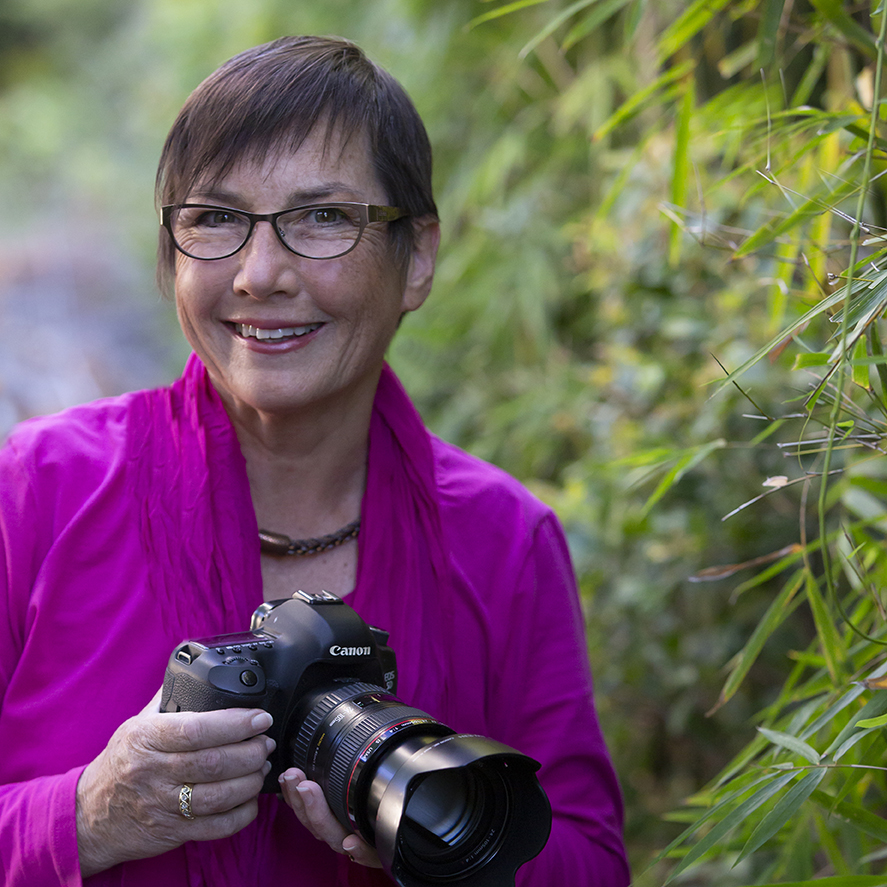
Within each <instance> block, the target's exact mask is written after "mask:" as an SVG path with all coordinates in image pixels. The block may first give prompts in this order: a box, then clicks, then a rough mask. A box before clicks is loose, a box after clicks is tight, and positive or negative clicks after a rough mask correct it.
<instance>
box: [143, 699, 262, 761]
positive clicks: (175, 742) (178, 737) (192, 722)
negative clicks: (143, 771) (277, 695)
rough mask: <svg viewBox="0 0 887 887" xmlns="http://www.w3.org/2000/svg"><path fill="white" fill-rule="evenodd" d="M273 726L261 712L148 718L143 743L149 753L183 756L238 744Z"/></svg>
mask: <svg viewBox="0 0 887 887" xmlns="http://www.w3.org/2000/svg"><path fill="white" fill-rule="evenodd" d="M272 723H273V719H272V717H271V715H270V714H268V712H266V711H262V710H261V709H245V708H228V709H220V710H217V711H199V712H194V711H190V712H185V711H182V712H175V713H164V714H157V715H152V716H149V717H148V718H147V719H146V730H145V736H144V739H143V742H144V743H145V746H146V748H147V749H148V750H149V751H160V752H165V753H169V752H177V751H180V752H187V751H194V750H197V749H204V748H217V747H219V746H224V745H230V744H232V743H236V742H242V741H243V740H244V739H250V738H252V737H253V736H258V735H259V734H260V733H264V732H265V731H266V730H267V729H268V728H269V727H270V726H271V724H272Z"/></svg>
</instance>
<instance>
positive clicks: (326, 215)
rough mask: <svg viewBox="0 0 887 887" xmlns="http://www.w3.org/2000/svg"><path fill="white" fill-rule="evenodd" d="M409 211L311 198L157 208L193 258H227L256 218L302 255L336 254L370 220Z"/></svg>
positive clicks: (356, 239)
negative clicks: (273, 208)
mask: <svg viewBox="0 0 887 887" xmlns="http://www.w3.org/2000/svg"><path fill="white" fill-rule="evenodd" d="M407 215H409V213H406V212H404V211H403V210H402V209H398V208H397V207H395V206H373V205H372V204H369V203H312V204H310V205H308V206H296V207H293V208H292V209H284V210H281V211H280V212H276V213H249V212H246V211H244V210H242V209H230V208H229V207H227V206H213V205H211V204H204V203H176V204H170V205H168V206H164V207H161V210H160V219H161V224H162V225H163V227H164V228H166V230H167V231H169V234H170V237H172V242H173V243H174V244H175V246H176V249H178V250H179V252H182V253H184V254H185V255H186V256H190V257H191V258H192V259H205V260H208V261H212V260H213V259H227V258H228V256H233V255H234V253H236V252H237V251H238V250H240V249H242V248H243V247H244V245H245V244H246V242H247V240H249V237H250V234H252V233H253V228H255V226H256V222H270V223H271V227H272V228H274V231H275V233H276V234H277V237H278V239H279V240H280V242H281V243H282V244H283V245H284V246H285V247H286V248H287V249H288V250H289V251H290V252H293V253H295V254H296V255H297V256H303V257H304V258H306V259H337V258H338V257H339V256H344V255H345V254H346V253H350V252H351V250H353V249H354V247H356V246H357V244H358V243H359V242H360V238H361V235H362V234H363V232H364V229H365V228H366V226H367V225H368V224H370V222H394V221H396V220H397V219H402V218H404V217H405V216H407Z"/></svg>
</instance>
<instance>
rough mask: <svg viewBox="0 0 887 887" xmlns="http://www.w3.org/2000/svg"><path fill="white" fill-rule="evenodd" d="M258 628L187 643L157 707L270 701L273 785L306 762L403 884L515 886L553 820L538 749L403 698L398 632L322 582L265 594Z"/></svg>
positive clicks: (268, 785)
mask: <svg viewBox="0 0 887 887" xmlns="http://www.w3.org/2000/svg"><path fill="white" fill-rule="evenodd" d="M250 628H251V630H250V631H249V632H244V633H242V634H228V635H221V636H219V637H213V638H202V639H200V640H196V641H187V642H185V643H183V644H180V645H179V646H178V647H177V648H176V649H175V650H174V651H173V654H172V656H171V657H170V661H169V665H168V667H167V670H166V676H165V678H164V681H163V698H162V700H161V710H162V711H167V712H174V711H210V710H212V709H221V708H263V709H265V710H266V711H268V712H270V713H271V715H272V716H273V718H274V724H273V726H272V727H271V729H270V730H269V731H268V734H269V735H270V736H271V737H272V738H273V739H274V740H275V741H276V742H277V749H276V750H275V752H274V753H273V754H272V755H271V758H270V760H271V764H272V768H271V772H270V773H269V774H268V777H267V779H266V781H265V785H264V788H263V791H266V792H277V791H279V788H278V783H277V777H278V776H279V775H280V774H281V773H282V772H283V771H284V770H286V769H287V768H289V767H298V768H299V769H301V770H303V771H304V772H305V773H306V775H307V776H308V778H309V779H312V780H314V781H315V782H318V783H319V784H320V785H321V786H322V788H323V791H324V794H325V795H326V799H327V801H328V803H329V805H330V807H331V809H332V811H333V813H334V814H335V816H336V818H337V819H338V820H339V822H341V823H342V825H343V826H345V828H347V829H349V830H351V831H355V832H358V833H359V834H360V835H361V836H362V837H363V838H364V839H365V840H366V841H367V842H369V843H370V844H372V845H373V846H374V847H375V848H376V851H377V852H378V854H379V858H380V859H381V861H382V865H383V866H384V867H385V870H386V871H387V872H388V874H389V875H390V876H391V877H392V878H394V880H395V881H397V883H398V884H400V885H402V887H424V885H436V884H459V885H461V887H481V885H482V887H513V885H514V876H515V873H516V872H517V870H518V868H519V867H520V866H521V865H523V864H524V863H525V862H526V861H527V860H529V859H532V858H533V857H534V856H536V854H538V853H539V851H540V850H541V849H542V848H543V847H544V846H545V842H546V841H547V840H548V834H549V831H550V828H551V807H550V806H549V803H548V798H547V797H546V796H545V793H544V792H543V790H542V787H541V786H540V785H539V781H538V780H537V779H536V775H535V774H536V770H537V769H538V768H539V764H538V763H537V762H536V761H534V760H532V759H531V758H528V757H525V756H524V755H521V754H519V753H518V752H516V751H515V750H514V749H511V748H509V747H508V746H505V745H502V744H501V743H498V742H495V741H493V740H492V739H487V738H485V737H483V736H475V735H465V734H456V733H455V731H453V730H452V729H450V728H449V727H447V726H445V725H444V724H441V723H440V722H439V721H436V720H435V719H434V718H432V717H431V716H430V715H428V714H426V713H425V712H423V711H419V709H416V708H411V707H410V706H408V705H405V704H404V703H402V702H401V701H400V700H399V699H397V698H396V697H395V696H393V695H392V694H393V692H394V690H395V687H396V679H397V673H396V667H395V658H394V652H393V651H392V650H391V649H390V648H389V647H388V646H387V645H386V642H387V640H388V635H387V634H386V632H384V631H381V630H380V629H377V628H373V627H371V626H369V625H367V624H366V623H365V622H364V621H363V620H362V619H361V618H360V616H358V615H357V613H355V612H354V610H352V609H351V608H350V607H349V606H347V605H346V604H345V603H344V602H343V601H341V600H339V599H338V598H336V597H333V596H332V595H329V594H327V593H326V592H322V593H321V594H319V595H313V594H306V593H305V592H302V591H299V592H297V593H296V594H295V595H293V597H292V598H291V599H288V600H282V601H272V602H270V603H267V604H263V605H262V606H261V607H259V609H258V610H256V612H255V614H253V620H252V625H251V627H250Z"/></svg>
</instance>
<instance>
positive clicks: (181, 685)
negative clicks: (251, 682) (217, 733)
mask: <svg viewBox="0 0 887 887" xmlns="http://www.w3.org/2000/svg"><path fill="white" fill-rule="evenodd" d="M265 696H266V694H264V693H263V694H261V695H257V694H249V693H247V694H244V693H230V692H227V691H225V690H220V689H218V688H217V687H213V686H212V685H211V684H208V683H207V682H206V681H204V680H200V679H198V678H195V677H193V676H192V675H190V674H188V673H187V672H178V673H173V672H172V671H170V670H169V669H167V671H166V675H165V676H164V678H163V693H162V694H161V697H160V710H161V711H163V712H177V711H216V710H217V709H222V708H265V707H266V699H265Z"/></svg>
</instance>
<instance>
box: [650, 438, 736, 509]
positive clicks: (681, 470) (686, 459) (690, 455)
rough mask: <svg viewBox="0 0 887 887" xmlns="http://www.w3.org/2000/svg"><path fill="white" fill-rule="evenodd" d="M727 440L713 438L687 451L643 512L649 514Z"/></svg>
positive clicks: (658, 487)
mask: <svg viewBox="0 0 887 887" xmlns="http://www.w3.org/2000/svg"><path fill="white" fill-rule="evenodd" d="M725 446H726V442H725V441H723V440H712V441H709V442H708V443H705V444H702V446H699V447H694V448H692V449H691V450H688V451H685V452H684V453H683V455H682V456H681V457H680V458H679V459H678V460H677V462H676V463H675V464H674V466H672V468H671V469H670V470H669V471H668V473H667V474H666V475H665V477H663V478H662V480H661V481H660V482H659V484H658V485H657V487H656V489H655V490H654V491H653V494H652V495H651V496H650V498H649V499H648V500H647V501H646V503H644V509H643V513H644V514H648V513H649V511H650V509H652V508H653V506H654V505H655V504H656V503H657V502H658V501H659V500H660V499H661V498H662V497H663V496H664V495H665V494H666V493H667V492H668V491H669V490H670V489H671V488H672V487H673V486H674V485H675V484H676V483H677V482H678V481H679V480H680V479H681V478H682V477H683V476H684V475H685V474H686V473H687V472H688V471H690V470H692V469H693V468H695V467H696V466H697V465H698V464H699V463H700V462H702V461H703V460H704V459H705V458H706V457H707V456H708V455H709V454H711V453H713V452H714V451H715V450H720V449H723V448H724V447H725Z"/></svg>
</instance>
